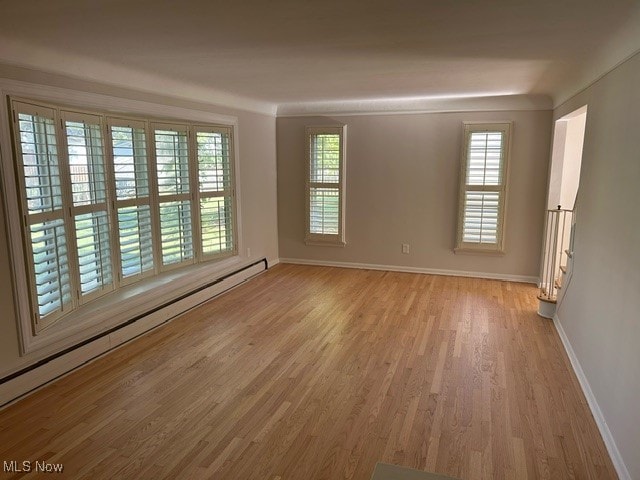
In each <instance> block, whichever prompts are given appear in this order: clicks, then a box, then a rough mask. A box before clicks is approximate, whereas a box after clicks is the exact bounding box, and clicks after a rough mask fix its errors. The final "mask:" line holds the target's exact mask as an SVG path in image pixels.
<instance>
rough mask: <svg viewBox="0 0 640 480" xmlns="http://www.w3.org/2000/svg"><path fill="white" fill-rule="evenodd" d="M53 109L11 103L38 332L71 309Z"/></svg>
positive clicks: (34, 313)
mask: <svg viewBox="0 0 640 480" xmlns="http://www.w3.org/2000/svg"><path fill="white" fill-rule="evenodd" d="M55 119H56V116H55V111H54V110H53V109H49V108H45V107H41V106H34V105H29V104H23V103H20V102H15V103H14V129H15V134H16V139H17V141H16V149H17V152H16V157H17V163H18V167H19V168H18V171H19V184H20V186H21V191H22V205H23V208H22V213H23V218H24V225H25V227H26V229H27V232H26V234H27V238H28V239H29V241H27V242H26V250H27V255H28V258H29V260H30V261H28V262H27V264H28V265H29V267H30V268H29V270H30V283H31V295H32V302H31V304H32V316H33V323H34V330H35V331H36V332H38V331H39V330H40V329H41V328H43V327H45V326H46V325H47V324H49V323H51V322H53V321H55V320H56V319H57V318H59V317H60V316H61V315H62V314H63V313H65V312H66V311H67V310H69V309H71V307H72V303H73V299H72V295H71V287H70V279H69V257H68V252H67V240H66V230H65V222H64V210H63V201H62V183H61V172H60V164H59V158H58V141H57V136H56V128H55Z"/></svg>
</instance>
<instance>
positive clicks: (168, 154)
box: [154, 125, 194, 266]
mask: <svg viewBox="0 0 640 480" xmlns="http://www.w3.org/2000/svg"><path fill="white" fill-rule="evenodd" d="M154 138H155V157H156V175H157V178H158V201H159V210H160V241H161V245H160V247H161V250H162V265H163V266H169V265H178V264H184V263H189V262H191V261H192V260H193V259H194V245H193V226H192V218H191V194H190V184H191V181H190V178H189V177H190V174H189V151H188V129H187V126H183V125H178V126H171V125H155V126H154Z"/></svg>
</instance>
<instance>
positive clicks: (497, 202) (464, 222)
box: [458, 124, 510, 250]
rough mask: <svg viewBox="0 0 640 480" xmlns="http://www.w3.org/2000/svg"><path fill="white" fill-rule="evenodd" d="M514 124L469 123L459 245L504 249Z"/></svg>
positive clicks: (464, 159)
mask: <svg viewBox="0 0 640 480" xmlns="http://www.w3.org/2000/svg"><path fill="white" fill-rule="evenodd" d="M509 132H510V124H493V125H476V124H467V125H466V126H465V150H464V154H463V168H464V170H463V186H462V192H461V225H460V228H459V238H458V247H459V248H477V249H486V250H502V237H503V219H504V204H505V194H506V179H505V175H506V164H507V152H508V141H509Z"/></svg>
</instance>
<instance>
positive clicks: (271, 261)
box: [267, 258, 280, 268]
mask: <svg viewBox="0 0 640 480" xmlns="http://www.w3.org/2000/svg"><path fill="white" fill-rule="evenodd" d="M267 263H268V264H269V268H271V267H273V266H275V265H277V264H279V263H280V259H279V258H268V259H267Z"/></svg>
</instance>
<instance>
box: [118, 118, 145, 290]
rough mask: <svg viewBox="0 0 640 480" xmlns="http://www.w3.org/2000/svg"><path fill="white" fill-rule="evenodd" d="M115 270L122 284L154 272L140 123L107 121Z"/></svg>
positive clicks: (143, 145)
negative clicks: (116, 258)
mask: <svg viewBox="0 0 640 480" xmlns="http://www.w3.org/2000/svg"><path fill="white" fill-rule="evenodd" d="M109 134H110V141H111V152H112V156H113V176H114V186H115V194H114V197H115V210H116V219H115V222H116V225H117V230H118V245H119V252H120V256H119V269H120V278H121V282H122V283H123V284H128V283H131V282H133V281H136V280H139V279H140V278H143V277H145V276H148V275H149V274H152V273H153V272H154V260H153V228H152V216H151V206H150V202H151V199H150V181H149V180H150V179H149V165H148V156H147V142H146V131H145V123H144V122H136V121H134V120H118V119H109Z"/></svg>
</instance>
